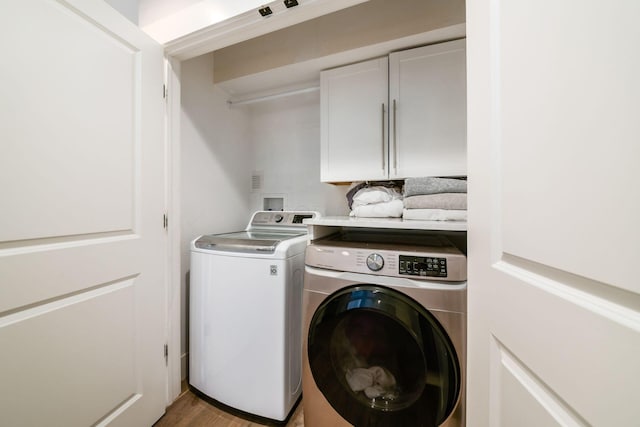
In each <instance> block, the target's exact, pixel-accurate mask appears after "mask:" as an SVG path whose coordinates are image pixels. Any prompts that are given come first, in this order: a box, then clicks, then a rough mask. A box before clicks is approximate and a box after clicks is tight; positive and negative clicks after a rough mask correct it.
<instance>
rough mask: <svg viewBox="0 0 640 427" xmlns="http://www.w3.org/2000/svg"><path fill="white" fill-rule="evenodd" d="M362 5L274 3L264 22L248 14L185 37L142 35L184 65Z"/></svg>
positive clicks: (345, 0)
mask: <svg viewBox="0 0 640 427" xmlns="http://www.w3.org/2000/svg"><path fill="white" fill-rule="evenodd" d="M365 1H369V0H299V3H300V4H299V5H298V6H296V7H293V8H291V9H286V8H285V7H284V6H283V5H282V4H281V2H280V1H273V2H271V3H266V4H265V5H266V6H269V7H271V9H272V10H273V14H272V15H269V16H268V17H265V18H263V17H262V16H260V14H258V13H257V11H256V10H250V11H248V12H246V13H243V14H241V15H238V16H235V17H233V18H229V19H227V20H225V21H222V22H218V23H214V24H212V25H209V26H208V27H204V28H193V29H192V32H190V33H189V34H186V35H183V34H180V35H178V34H161V33H160V32H159V31H158V30H156V29H154V28H153V25H148V26H145V27H144V31H145V32H147V33H148V34H149V35H151V37H153V38H155V39H156V40H157V41H158V42H160V43H163V44H164V45H165V52H166V53H167V55H170V56H171V57H173V58H175V59H179V60H182V61H183V60H186V59H190V58H194V57H196V56H199V55H202V54H205V53H208V52H211V51H214V50H217V49H221V48H223V47H226V46H230V45H232V44H235V43H239V42H241V41H245V40H249V39H252V38H254V37H258V36H261V35H263V34H267V33H270V32H272V31H276V30H279V29H282V28H285V27H288V26H291V25H295V24H298V23H300V22H304V21H307V20H309V19H313V18H317V17H319V16H322V15H326V14H328V13H331V12H335V11H337V10H340V9H344V8H347V7H350V6H355V5H357V4H359V3H364V2H365ZM164 27H165V28H166V27H167V26H166V25H165V26H164Z"/></svg>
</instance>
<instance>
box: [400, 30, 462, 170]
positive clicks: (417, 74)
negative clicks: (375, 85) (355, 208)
mask: <svg viewBox="0 0 640 427" xmlns="http://www.w3.org/2000/svg"><path fill="white" fill-rule="evenodd" d="M465 64H466V62H465V40H455V41H452V42H448V43H440V44H436V45H431V46H425V47H420V48H416V49H411V50H405V51H402V52H396V53H392V54H391V55H389V105H390V122H389V123H390V124H391V128H390V136H389V141H390V151H389V164H390V170H389V177H390V178H407V177H414V176H456V175H466V174H467V167H466V163H467V156H466V151H467V143H466V141H467V133H466V121H467V114H466V109H467V103H466V97H467V94H466V91H467V86H466V72H465Z"/></svg>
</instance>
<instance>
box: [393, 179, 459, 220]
mask: <svg viewBox="0 0 640 427" xmlns="http://www.w3.org/2000/svg"><path fill="white" fill-rule="evenodd" d="M402 218H404V219H420V220H431V221H434V220H435V221H466V220H467V181H466V180H464V179H455V178H435V177H423V178H407V179H406V180H405V183H404V210H403V212H402Z"/></svg>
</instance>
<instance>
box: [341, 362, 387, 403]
mask: <svg viewBox="0 0 640 427" xmlns="http://www.w3.org/2000/svg"><path fill="white" fill-rule="evenodd" d="M345 378H346V380H347V383H348V384H349V387H351V390H353V391H354V392H359V391H362V392H364V394H365V395H366V396H367V397H368V398H369V399H375V398H376V397H384V398H386V399H393V398H394V397H395V396H397V391H396V379H395V377H394V376H393V374H391V372H389V371H388V370H387V369H385V368H383V367H381V366H372V367H370V368H355V369H349V370H348V371H347V373H346V374H345Z"/></svg>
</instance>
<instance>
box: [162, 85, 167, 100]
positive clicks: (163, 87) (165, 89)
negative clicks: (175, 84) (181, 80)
mask: <svg viewBox="0 0 640 427" xmlns="http://www.w3.org/2000/svg"><path fill="white" fill-rule="evenodd" d="M167 95H168V93H167V85H162V97H163V98H165V99H166V98H167Z"/></svg>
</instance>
